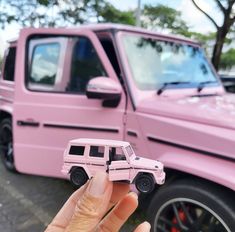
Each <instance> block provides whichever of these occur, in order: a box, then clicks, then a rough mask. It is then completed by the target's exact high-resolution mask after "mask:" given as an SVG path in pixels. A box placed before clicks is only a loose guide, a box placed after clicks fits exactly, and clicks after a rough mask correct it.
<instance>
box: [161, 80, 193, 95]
mask: <svg viewBox="0 0 235 232" xmlns="http://www.w3.org/2000/svg"><path fill="white" fill-rule="evenodd" d="M190 83H191V82H189V81H174V82H165V83H163V85H162V87H161V88H159V89H158V90H157V95H161V94H162V92H163V91H164V90H165V89H166V88H167V87H168V86H169V85H180V84H190Z"/></svg>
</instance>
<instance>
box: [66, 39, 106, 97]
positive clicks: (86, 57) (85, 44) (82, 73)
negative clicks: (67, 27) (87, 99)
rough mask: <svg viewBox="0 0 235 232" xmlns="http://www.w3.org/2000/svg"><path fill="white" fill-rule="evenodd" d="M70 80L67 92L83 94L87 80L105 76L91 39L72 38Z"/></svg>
mask: <svg viewBox="0 0 235 232" xmlns="http://www.w3.org/2000/svg"><path fill="white" fill-rule="evenodd" d="M74 42H75V44H74V47H73V54H72V61H71V74H70V82H69V84H68V86H67V88H66V91H67V92H76V93H79V94H85V92H86V86H87V83H88V82H89V80H91V79H92V78H94V77H98V76H107V74H106V72H105V70H104V68H103V65H102V64H101V61H100V59H99V57H98V55H97V53H96V50H95V48H94V46H93V45H92V43H91V41H90V40H89V39H87V38H85V37H81V38H78V39H74Z"/></svg>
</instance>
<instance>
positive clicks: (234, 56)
mask: <svg viewBox="0 0 235 232" xmlns="http://www.w3.org/2000/svg"><path fill="white" fill-rule="evenodd" d="M234 65H235V49H234V48H230V49H229V50H228V51H227V52H225V53H223V54H222V55H221V60H220V64H219V67H220V68H221V69H231V68H232V67H233V66H234Z"/></svg>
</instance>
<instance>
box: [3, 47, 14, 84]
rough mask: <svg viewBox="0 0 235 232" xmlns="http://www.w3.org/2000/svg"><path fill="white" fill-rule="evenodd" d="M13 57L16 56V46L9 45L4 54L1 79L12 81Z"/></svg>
mask: <svg viewBox="0 0 235 232" xmlns="http://www.w3.org/2000/svg"><path fill="white" fill-rule="evenodd" d="M15 58H16V47H10V48H9V49H8V52H7V55H6V61H5V68H4V76H3V79H4V80H6V81H14V75H15Z"/></svg>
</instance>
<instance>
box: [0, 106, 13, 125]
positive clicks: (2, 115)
mask: <svg viewBox="0 0 235 232" xmlns="http://www.w3.org/2000/svg"><path fill="white" fill-rule="evenodd" d="M6 118H10V119H12V112H11V111H10V110H9V111H7V110H3V109H0V122H1V121H2V120H4V119H6Z"/></svg>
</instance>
